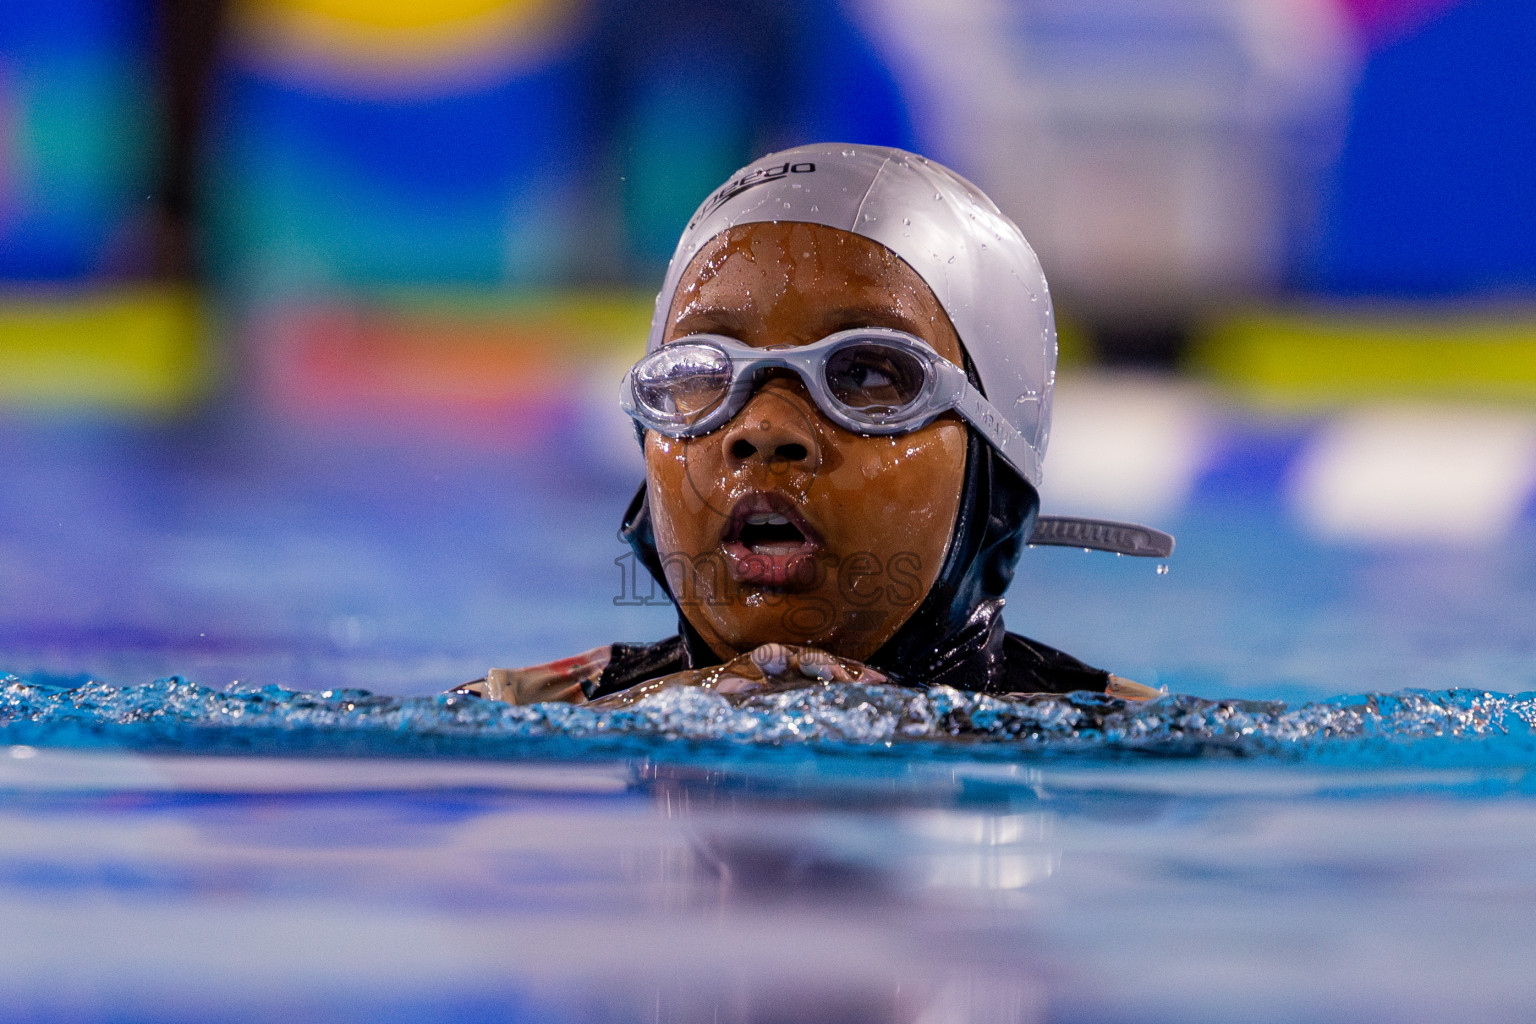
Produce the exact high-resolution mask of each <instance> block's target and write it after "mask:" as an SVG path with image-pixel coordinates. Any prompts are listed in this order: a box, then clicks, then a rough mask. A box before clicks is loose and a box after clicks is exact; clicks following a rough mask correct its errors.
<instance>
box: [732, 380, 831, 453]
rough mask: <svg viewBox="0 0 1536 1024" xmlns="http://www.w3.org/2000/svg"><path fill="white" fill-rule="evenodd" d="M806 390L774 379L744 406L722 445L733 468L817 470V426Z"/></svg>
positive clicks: (798, 385)
mask: <svg viewBox="0 0 1536 1024" xmlns="http://www.w3.org/2000/svg"><path fill="white" fill-rule="evenodd" d="M803 390H804V389H803V387H802V386H801V385H800V384H799V383H798V382H794V383H791V382H790V381H788V380H784V379H779V380H771V381H769V382H767V383H766V384H764V386H763V387H762V388H760V389H759V390H758V392H757V393H756V394H755V395H753V396H752V398H751V399H750V400H749V401H748V402H747V404H746V405H744V406H742V408H741V411H740V412H738V413H737V414H736V416H735V418H734V419H732V420H731V423H730V426H729V427H728V428H727V429H726V433H725V436H724V437H723V438H721V444H722V446H723V447H724V449H725V458H726V462H727V464H728V465H730V466H731V468H733V469H737V468H740V467H742V466H745V465H747V464H748V463H751V462H754V461H759V462H764V463H767V464H768V466H769V467H770V468H771V469H773V470H775V471H776V472H783V471H784V470H787V469H800V470H807V469H809V470H814V469H815V468H816V465H817V463H818V461H819V454H820V453H819V451H818V445H817V442H816V425H815V423H814V422H813V420H812V415H813V414H812V412H811V410H810V407H809V399H808V397H807V396H804V395H803V394H799V393H797V392H803Z"/></svg>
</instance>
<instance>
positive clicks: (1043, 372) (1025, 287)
mask: <svg viewBox="0 0 1536 1024" xmlns="http://www.w3.org/2000/svg"><path fill="white" fill-rule="evenodd" d="M761 221H797V222H803V223H809V224H823V225H825V226H827V227H832V228H838V229H840V230H843V231H851V232H853V233H854V234H856V235H863V236H864V237H865V238H868V239H871V240H873V241H876V242H879V243H880V244H881V245H883V246H885V247H886V248H887V249H890V250H891V251H892V252H894V253H895V254H896V255H897V256H900V257H901V258H902V260H904V261H905V262H906V263H907V265H908V266H910V267H911V268H912V269H913V270H915V271H917V273H918V276H920V277H921V278H922V279H923V280H924V281H925V282H927V284H928V287H929V288H931V289H933V293H934V295H935V296H937V297H938V300H939V302H940V304H942V305H943V307H944V311H945V312H946V313H948V314H949V319H950V322H951V323H953V324H954V326H955V331H956V332H957V333H958V334H959V335H960V343H961V345H963V346H964V347H965V351H966V353H967V354H968V355H969V356H970V358H971V362H972V364H973V365H974V366H975V368H976V373H977V375H978V376H979V377H980V378H981V387H982V391H983V392H984V393H985V394H986V397H987V399H988V400H989V401H990V402H991V403H992V405H993V406H994V407H995V408H996V409H997V411H998V412H999V413H1000V414H1001V415H1002V416H1003V417H1004V418H1005V419H1007V420H1008V421H1009V422H1010V423H1012V424H1013V426H1014V427H1015V428H1016V429H1017V430H1018V431H1019V433H1020V434H1022V435H1024V439H1025V440H1026V441H1027V442H1028V443H1029V456H1030V457H1029V458H1027V459H1026V460H1025V461H1026V465H1024V466H1021V467H1018V468H1019V469H1020V470H1021V472H1022V473H1023V475H1024V478H1025V479H1026V480H1027V481H1028V482H1029V483H1030V485H1031V486H1033V487H1034V488H1036V489H1037V490H1038V489H1039V487H1040V463H1041V461H1042V460H1043V459H1044V458H1045V445H1046V440H1047V438H1048V435H1049V433H1050V426H1051V388H1052V387H1053V385H1054V384H1055V382H1056V322H1055V317H1054V316H1053V314H1052V311H1051V297H1050V292H1049V291H1048V290H1047V288H1046V283H1045V274H1044V273H1043V272H1042V271H1041V269H1040V260H1039V259H1038V258H1036V256H1035V253H1034V250H1033V249H1031V248H1030V247H1029V243H1028V242H1026V241H1025V240H1024V235H1023V233H1022V232H1021V231H1020V230H1019V229H1018V227H1017V226H1016V225H1015V224H1014V223H1013V221H1011V220H1009V219H1008V218H1007V217H1006V216H1004V215H1003V213H1002V211H1000V210H998V208H997V206H996V205H995V204H993V202H992V200H990V199H988V198H987V197H986V196H985V195H983V194H982V192H981V190H980V189H978V188H976V186H974V185H972V184H971V183H970V182H968V181H966V180H965V179H964V178H962V177H960V176H959V175H958V174H956V173H955V172H953V171H951V170H949V169H948V168H946V167H942V166H940V165H938V164H936V163H933V162H932V161H930V160H926V159H924V158H923V157H920V156H917V155H915V154H913V153H907V152H905V151H903V150H899V149H887V148H885V147H883V146H853V145H843V144H839V143H820V144H817V145H812V146H797V147H796V148H794V149H786V150H783V151H782V152H779V153H771V154H769V155H768V156H765V157H763V158H761V159H759V160H754V161H753V162H752V163H750V164H748V165H747V166H746V167H744V168H742V169H741V171H739V172H738V173H737V174H735V175H733V176H732V177H731V180H730V181H727V182H726V183H725V184H724V185H721V186H720V187H719V188H717V189H716V190H715V191H714V192H712V193H711V194H710V196H709V198H708V199H706V200H704V203H703V205H701V206H700V207H699V209H698V212H696V213H695V214H694V215H693V219H692V220H691V221H689V222H688V227H687V228H686V229H685V230H684V231H683V237H682V238H681V239H679V240H678V243H677V251H676V252H675V253H673V255H672V262H671V264H670V265H669V266H668V268H667V277H666V280H665V282H664V283H663V284H662V286H661V293H660V294H659V295H657V296H656V312H655V315H654V316H653V318H652V320H651V335H650V338H649V340H648V341H647V343H646V351H647V352H649V351H652V350H654V349H655V348H656V347H657V346H658V345H660V344H661V339H662V335H663V334H664V333H665V331H666V325H667V313H668V311H669V310H670V309H671V307H672V296H673V294H674V293H675V292H676V291H677V285H678V281H679V280H680V279H681V278H682V276H683V272H684V271H685V270H687V268H688V264H689V262H690V261H692V259H693V257H694V256H695V255H696V254H697V253H698V251H699V250H700V249H702V248H703V247H704V244H705V243H706V242H708V241H709V240H710V239H711V238H713V237H714V236H715V235H718V234H719V233H720V232H722V231H724V230H726V229H727V228H731V227H734V226H736V225H737V224H751V223H757V222H761Z"/></svg>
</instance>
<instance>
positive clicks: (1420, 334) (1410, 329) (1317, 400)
mask: <svg viewBox="0 0 1536 1024" xmlns="http://www.w3.org/2000/svg"><path fill="white" fill-rule="evenodd" d="M1191 364H1192V366H1191V368H1192V369H1195V370H1196V371H1197V372H1200V373H1202V374H1204V375H1208V376H1210V377H1212V378H1214V379H1215V380H1217V381H1218V382H1220V383H1223V384H1226V385H1229V386H1231V387H1234V388H1236V389H1238V390H1239V391H1243V392H1246V393H1248V394H1249V395H1250V396H1251V397H1253V398H1255V399H1257V400H1259V401H1262V402H1270V403H1275V404H1281V405H1327V404H1334V403H1338V402H1347V401H1352V400H1355V399H1361V398H1401V397H1436V398H1458V399H1467V398H1471V399H1481V400H1489V401H1495V402H1530V401H1533V400H1536V316H1531V315H1525V316H1504V317H1500V316H1492V315H1487V314H1482V315H1476V314H1461V315H1457V314H1428V315H1410V314H1402V313H1385V312H1383V313H1374V314H1373V313H1358V312H1327V311H1322V312H1253V313H1243V314H1238V315H1234V316H1230V317H1227V318H1225V319H1223V320H1220V321H1217V322H1215V323H1213V324H1211V325H1210V326H1209V327H1208V328H1207V329H1206V331H1205V332H1204V333H1203V335H1202V336H1201V337H1198V338H1197V339H1196V344H1195V345H1194V348H1193V351H1192V353H1191Z"/></svg>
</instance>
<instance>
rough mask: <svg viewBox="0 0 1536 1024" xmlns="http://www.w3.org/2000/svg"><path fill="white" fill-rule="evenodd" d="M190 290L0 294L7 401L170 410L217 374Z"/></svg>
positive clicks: (2, 391)
mask: <svg viewBox="0 0 1536 1024" xmlns="http://www.w3.org/2000/svg"><path fill="white" fill-rule="evenodd" d="M212 364H213V360H212V357H211V352H210V350H209V346H208V344H207V341H206V339H205V332H204V330H203V319H202V315H201V312H200V310H199V308H198V304H197V301H196V299H195V297H194V296H193V295H192V293H191V292H189V291H186V290H184V289H174V288H144V289H132V290H123V291H113V292H104V293H93V294H89V295H73V296H68V297H62V296H60V297H14V296H13V297H6V298H0V403H3V404H6V405H22V406H53V407H67V408H82V407H83V408H104V409H113V410H123V411H137V412H148V413H161V412H173V411H176V410H178V409H181V408H184V407H186V406H188V405H190V404H191V403H193V402H195V401H196V400H197V399H198V398H199V397H201V396H202V395H203V394H204V393H205V392H206V391H207V389H208V387H209V385H210V384H211V382H212V375H213V365H212Z"/></svg>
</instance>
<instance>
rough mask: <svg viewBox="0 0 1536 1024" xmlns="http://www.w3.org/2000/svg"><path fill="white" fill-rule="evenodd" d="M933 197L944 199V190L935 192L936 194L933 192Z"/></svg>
mask: <svg viewBox="0 0 1536 1024" xmlns="http://www.w3.org/2000/svg"><path fill="white" fill-rule="evenodd" d="M933 198H935V199H938V200H943V198H944V193H942V192H935V193H934V194H933Z"/></svg>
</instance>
